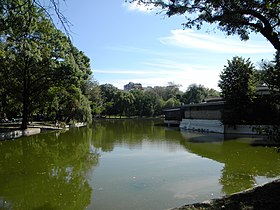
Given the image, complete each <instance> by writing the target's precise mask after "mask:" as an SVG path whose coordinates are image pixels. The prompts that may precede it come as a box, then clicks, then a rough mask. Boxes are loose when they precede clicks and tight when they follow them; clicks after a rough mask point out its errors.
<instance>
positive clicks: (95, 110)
mask: <svg viewBox="0 0 280 210" xmlns="http://www.w3.org/2000/svg"><path fill="white" fill-rule="evenodd" d="M85 94H86V95H87V96H88V97H89V100H90V102H91V105H90V106H91V112H92V115H93V116H99V115H100V114H101V113H102V111H104V109H105V108H104V107H103V99H102V96H101V89H100V86H99V84H98V82H97V81H96V80H94V79H93V78H91V79H89V80H88V81H87V84H86V91H85Z"/></svg>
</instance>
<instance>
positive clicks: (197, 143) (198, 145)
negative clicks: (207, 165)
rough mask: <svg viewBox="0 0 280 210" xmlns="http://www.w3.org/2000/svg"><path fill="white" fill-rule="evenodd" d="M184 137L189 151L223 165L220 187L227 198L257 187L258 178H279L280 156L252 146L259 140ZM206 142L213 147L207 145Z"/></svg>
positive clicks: (198, 135) (204, 136)
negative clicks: (228, 195) (209, 140)
mask: <svg viewBox="0 0 280 210" xmlns="http://www.w3.org/2000/svg"><path fill="white" fill-rule="evenodd" d="M182 135H183V136H184V137H185V138H186V139H188V141H184V142H183V143H182V144H183V145H184V146H185V147H186V149H187V150H189V151H190V152H192V153H195V154H198V155H200V156H202V157H206V158H209V159H212V160H215V161H217V162H220V163H223V164H224V168H223V170H222V174H221V178H220V183H221V184H222V187H223V188H222V190H223V192H224V193H225V194H232V193H234V192H238V191H242V190H245V189H248V188H251V187H254V186H255V185H256V184H258V183H257V178H258V177H266V178H275V177H277V176H279V175H280V167H279V166H280V154H279V153H278V152H277V150H276V149H273V148H268V147H254V146H251V144H250V143H252V142H254V141H255V140H256V139H253V138H250V137H244V136H243V137H242V136H240V137H239V138H238V136H234V137H232V136H226V137H224V135H222V134H199V133H188V132H184V131H183V132H182ZM207 138H209V139H211V140H212V142H214V143H208V142H206V141H205V139H207ZM223 139H226V140H225V141H224V140H223ZM232 139H234V140H232ZM203 142H204V143H203Z"/></svg>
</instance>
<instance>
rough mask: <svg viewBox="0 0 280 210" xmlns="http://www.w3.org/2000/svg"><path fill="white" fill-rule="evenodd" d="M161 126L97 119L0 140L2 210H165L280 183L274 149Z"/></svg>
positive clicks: (244, 140)
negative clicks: (79, 125) (64, 128)
mask: <svg viewBox="0 0 280 210" xmlns="http://www.w3.org/2000/svg"><path fill="white" fill-rule="evenodd" d="M162 122H163V121H162V120H101V121H96V122H95V123H94V124H93V125H92V126H89V127H88V128H75V129H71V130H69V131H66V132H49V133H42V134H39V135H34V136H29V137H23V138H19V139H16V140H9V141H1V142H0V209H1V210H2V209H13V210H14V209H20V210H39V209H42V210H43V209H44V210H48V209H49V210H64V209H65V210H68V209H69V210H71V209H73V210H80V209H81V210H82V209H96V210H100V209H104V210H105V209H106V210H111V209H114V210H126V209H134V210H138V209H139V210H140V209H145V210H146V209H153V210H156V209H169V208H172V207H177V206H181V205H184V204H189V203H194V202H202V201H205V200H208V199H212V198H217V197H220V196H223V195H227V194H232V193H235V192H239V191H241V190H245V189H248V188H251V187H254V186H255V185H258V184H262V183H266V182H268V181H271V180H274V179H276V178H279V177H280V153H279V151H278V150H277V149H276V148H273V147H257V146H252V145H251V143H252V142H253V141H255V139H253V138H250V136H247V137H239V138H237V137H230V136H224V135H222V134H207V133H192V132H187V131H179V130H178V129H176V128H167V127H164V126H162V125H161V124H162Z"/></svg>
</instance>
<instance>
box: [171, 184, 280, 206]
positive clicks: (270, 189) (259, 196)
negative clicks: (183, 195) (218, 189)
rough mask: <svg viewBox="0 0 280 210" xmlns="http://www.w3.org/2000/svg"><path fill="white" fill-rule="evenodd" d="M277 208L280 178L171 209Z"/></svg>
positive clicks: (279, 203) (279, 200) (279, 194)
mask: <svg viewBox="0 0 280 210" xmlns="http://www.w3.org/2000/svg"><path fill="white" fill-rule="evenodd" d="M198 209H199V210H219V209H226V210H249V209H250V210H251V209H254V210H277V209H280V179H278V180H275V181H272V182H269V183H267V184H264V185H261V186H257V187H254V188H252V189H249V190H245V191H243V192H240V193H235V194H232V195H229V196H225V197H222V198H219V199H212V200H210V201H206V202H203V203H195V204H188V205H185V206H181V207H177V208H174V209H172V210H198Z"/></svg>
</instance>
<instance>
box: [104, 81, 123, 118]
mask: <svg viewBox="0 0 280 210" xmlns="http://www.w3.org/2000/svg"><path fill="white" fill-rule="evenodd" d="M100 90H101V96H102V98H103V106H104V111H103V114H105V115H109V117H110V115H113V114H115V113H116V109H115V104H116V101H115V99H116V95H117V93H118V91H119V90H118V88H116V87H115V86H113V85H112V84H103V85H100Z"/></svg>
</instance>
